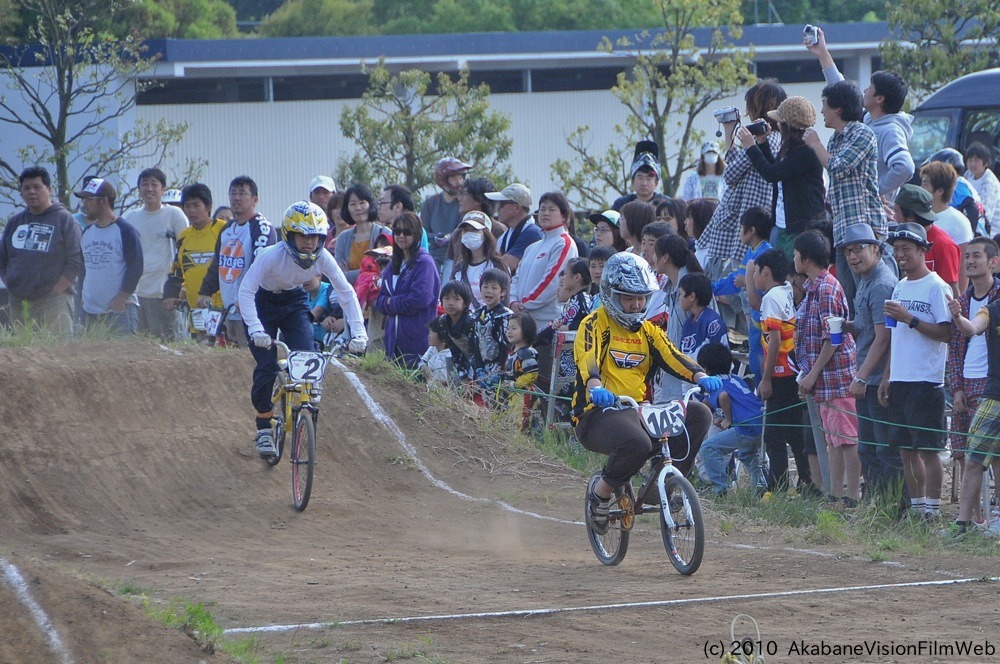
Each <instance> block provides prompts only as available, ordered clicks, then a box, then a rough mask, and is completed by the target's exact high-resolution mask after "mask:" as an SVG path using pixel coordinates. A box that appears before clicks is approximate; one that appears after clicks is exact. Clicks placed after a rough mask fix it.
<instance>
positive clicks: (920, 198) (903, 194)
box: [896, 184, 937, 240]
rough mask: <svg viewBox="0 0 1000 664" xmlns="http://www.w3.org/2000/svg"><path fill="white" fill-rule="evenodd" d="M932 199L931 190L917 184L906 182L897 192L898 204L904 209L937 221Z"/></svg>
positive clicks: (922, 217) (928, 219)
mask: <svg viewBox="0 0 1000 664" xmlns="http://www.w3.org/2000/svg"><path fill="white" fill-rule="evenodd" d="M931 200H932V199H931V194H930V192H929V191H927V190H926V189H924V188H923V187H918V186H917V185H915V184H904V185H903V186H902V187H900V188H899V193H897V194H896V205H898V206H899V207H900V208H901V209H902V210H905V211H906V212H910V213H912V214H914V215H916V216H918V217H920V218H921V219H926V220H927V221H936V220H937V213H936V212H934V210H932V209H931ZM925 240H926V238H925Z"/></svg>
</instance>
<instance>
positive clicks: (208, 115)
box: [0, 83, 828, 219]
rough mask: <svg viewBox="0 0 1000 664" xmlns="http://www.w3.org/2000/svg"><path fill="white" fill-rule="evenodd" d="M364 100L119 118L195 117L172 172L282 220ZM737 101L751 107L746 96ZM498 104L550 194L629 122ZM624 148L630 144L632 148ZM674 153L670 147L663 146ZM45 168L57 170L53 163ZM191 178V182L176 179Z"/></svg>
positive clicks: (332, 159) (554, 97)
mask: <svg viewBox="0 0 1000 664" xmlns="http://www.w3.org/2000/svg"><path fill="white" fill-rule="evenodd" d="M786 90H787V91H788V93H789V94H799V95H803V96H805V97H807V98H808V99H810V100H811V101H813V102H814V103H815V104H816V106H817V108H818V107H819V102H820V99H819V95H820V91H821V90H822V84H820V83H815V84H813V83H810V84H790V85H788V86H786ZM5 94H6V96H7V98H8V99H10V98H13V97H12V94H16V93H15V92H12V91H11V90H10V89H7V90H6V92H5ZM355 103H357V102H356V101H350V100H336V101H300V102H262V103H237V104H191V105H163V106H140V107H137V108H136V109H135V111H134V116H130V117H126V118H124V119H122V120H121V121H120V123H119V124H118V125H117V130H118V131H125V130H126V129H127V128H128V127H130V126H131V125H132V123H133V122H134V120H135V119H146V120H148V121H150V122H156V121H157V120H159V119H161V118H163V119H166V120H168V121H170V122H174V123H180V122H186V123H188V125H189V129H188V131H187V133H186V135H185V137H184V140H183V141H182V143H181V144H180V145H179V146H178V147H177V149H176V150H175V155H174V161H173V163H172V164H168V168H167V169H165V170H167V171H168V172H170V171H171V170H174V171H180V170H181V169H180V166H181V164H183V163H184V162H185V161H186V160H187V159H204V160H205V161H207V166H206V167H205V169H204V177H203V180H204V182H205V183H206V184H208V186H209V187H211V189H212V192H213V194H214V196H215V199H216V205H219V204H223V203H227V202H228V201H227V200H226V198H227V197H226V192H227V189H228V185H229V181H230V180H231V179H232V178H233V177H235V176H237V175H249V176H251V177H252V178H254V180H255V181H256V182H257V184H258V186H259V188H260V206H259V208H260V210H261V212H263V213H264V214H265V215H266V216H267V217H269V218H271V219H277V218H280V216H281V214H282V213H283V212H284V210H285V208H286V207H287V206H288V205H290V204H291V203H293V202H295V201H297V200H300V199H302V198H305V197H306V196H307V191H306V189H307V187H308V183H309V181H310V180H311V179H312V178H313V177H314V176H315V175H318V174H321V173H322V174H329V175H333V174H334V171H335V168H336V164H337V162H338V160H339V158H340V157H342V156H346V155H350V154H352V153H353V152H354V150H355V147H354V145H353V144H351V143H349V142H348V141H347V140H346V139H345V138H344V137H343V136H342V135H341V133H340V126H339V118H340V113H341V111H342V109H343V108H344V107H345V106H348V105H352V104H355ZM728 103H733V104H736V105H738V106H739V107H740V108H742V107H743V101H742V94H741V95H740V96H739V97H738V98H733V99H731V100H729V102H728ZM492 104H493V107H494V108H495V109H496V110H497V111H499V112H502V113H506V114H507V115H509V116H510V118H511V120H512V127H511V136H512V138H513V155H512V165H513V170H514V173H515V174H516V177H517V179H518V180H519V181H521V182H524V183H526V184H528V185H529V187H530V188H531V190H532V192H533V193H534V195H535V198H536V200H537V197H538V196H539V195H540V194H541V193H544V192H546V191H551V190H552V189H554V188H555V184H554V183H553V182H552V179H551V174H550V165H551V164H552V162H554V161H555V160H556V159H558V158H560V157H562V158H571V156H572V155H570V154H569V150H568V148H567V147H566V135H567V134H569V133H570V132H572V131H573V130H574V129H576V128H577V127H578V126H581V125H589V126H590V128H591V134H590V135H591V138H592V143H591V145H592V146H593V147H594V149H595V150H599V149H603V148H604V147H606V146H607V145H609V144H610V143H611V142H612V141H614V140H616V137H615V135H614V126H615V125H616V124H619V123H623V122H624V120H625V111H624V108H623V107H622V105H621V104H619V103H618V101H617V100H616V99H615V97H614V96H613V95H612V94H611V92H610V91H588V92H547V93H532V94H498V95H494V96H493V97H492ZM721 105H724V104H723V103H720V106H721ZM697 129H699V130H701V131H702V132H704V134H705V136H706V137H707V138H714V137H715V130H716V129H717V126H716V125H715V123H714V120H713V118H712V115H711V113H710V112H706V113H705V114H704V117H702V118H700V119H699V122H698V123H697ZM818 129H820V131H821V134H823V136H824V138H825V137H826V135H828V134H827V130H825V129H822V128H821V127H819V128H818ZM30 140H31V136H30V134H29V133H28V132H27V130H23V129H19V128H14V127H11V126H9V125H4V126H3V127H2V132H0V150H2V151H3V154H4V155H5V158H6V159H8V160H10V159H11V158H12V156H13V155H15V154H16V153H15V151H16V149H17V147H19V146H21V145H24V144H26V143H27V142H28V141H30ZM624 147H625V149H626V151H630V150H631V147H632V146H624ZM670 151H671V150H670V149H669V148H666V149H664V150H663V153H664V154H667V153H669V152H670ZM459 156H460V155H459ZM46 166H47V167H49V168H50V170H54V169H53V168H52V166H51V164H49V165H46ZM143 166H144V164H140V165H139V168H142V167H143ZM77 170H79V172H76V171H74V172H73V173H72V174H71V175H72V177H73V178H74V179H75V178H79V177H82V176H83V175H84V174H85V173H84V171H83V170H80V169H77ZM102 175H106V176H108V177H110V178H111V179H112V181H114V182H115V184H116V185H119V183H121V182H123V181H127V182H131V181H132V180H134V179H135V177H136V175H137V172H136V173H117V174H102ZM183 184H187V183H169V184H168V186H177V187H179V186H182V185H183ZM338 184H342V183H338ZM496 184H497V185H498V186H503V185H504V184H506V183H502V182H498V183H496ZM119 186H120V185H119ZM610 197H611V195H610V193H609V198H610ZM609 202H610V201H609ZM12 212H13V208H11V207H10V206H9V205H5V204H3V203H0V217H2V218H6V217H8V216H9V215H10V214H11V213H12Z"/></svg>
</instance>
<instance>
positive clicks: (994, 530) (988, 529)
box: [980, 517, 1000, 537]
mask: <svg viewBox="0 0 1000 664" xmlns="http://www.w3.org/2000/svg"><path fill="white" fill-rule="evenodd" d="M980 532H981V533H982V534H983V536H984V537H1000V517H998V518H996V519H993V520H991V521H987V522H986V523H985V524H983V527H982V529H981V530H980Z"/></svg>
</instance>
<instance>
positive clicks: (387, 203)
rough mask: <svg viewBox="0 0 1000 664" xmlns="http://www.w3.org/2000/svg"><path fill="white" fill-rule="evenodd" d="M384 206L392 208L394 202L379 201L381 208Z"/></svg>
mask: <svg viewBox="0 0 1000 664" xmlns="http://www.w3.org/2000/svg"><path fill="white" fill-rule="evenodd" d="M383 205H388V206H389V207H392V201H379V202H378V206H379V207H382V206H383Z"/></svg>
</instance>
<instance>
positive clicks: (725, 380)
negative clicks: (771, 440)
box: [698, 343, 764, 496]
mask: <svg viewBox="0 0 1000 664" xmlns="http://www.w3.org/2000/svg"><path fill="white" fill-rule="evenodd" d="M698 364H700V365H701V366H702V367H704V369H705V371H706V373H708V375H709V376H719V377H720V378H721V379H722V389H721V390H719V391H718V392H713V393H712V394H711V395H709V398H708V401H709V405H711V406H712V408H713V409H714V410H721V411H722V418H721V419H720V420H718V421H716V423H715V424H716V425H717V426H718V427H719V428H720V429H722V432H721V433H717V434H715V435H714V436H712V437H711V438H709V439H708V440H706V441H705V442H704V443H702V446H701V451H700V452H699V453H698V455H699V456H700V457H701V459H702V461H703V462H704V468H705V474H706V475H707V476H708V479H709V481H710V482H711V483H712V491H713V493H715V494H717V495H720V496H721V495H724V494H725V493H726V492H727V491H728V490H729V480H728V478H727V476H726V468H727V466H728V465H729V458H730V457H731V456H732V453H733V452H737V454H738V455H739V459H740V461H742V462H743V463H745V464H746V466H747V468H748V469H749V471H750V479H751V482H752V484H753V486H754V488H760V487H763V478H762V477H761V469H760V466H761V464H760V437H761V432H762V430H763V427H764V419H763V418H764V404H763V403H762V402H761V400H760V399H759V398H758V397H757V395H756V394H754V393H753V390H751V389H750V387H749V386H748V385H747V384H746V382H745V381H744V380H743V379H742V378H740V377H739V376H736V375H734V374H732V373H730V371H732V368H733V355H732V353H731V352H730V351H729V348H728V347H727V346H724V345H722V344H717V343H709V344H705V345H704V346H703V347H702V348H701V351H700V352H699V353H698Z"/></svg>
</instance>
